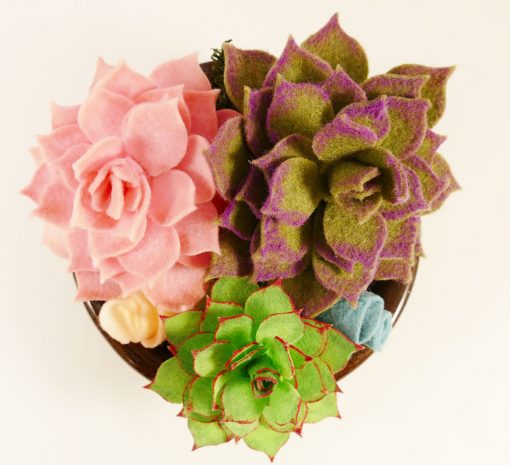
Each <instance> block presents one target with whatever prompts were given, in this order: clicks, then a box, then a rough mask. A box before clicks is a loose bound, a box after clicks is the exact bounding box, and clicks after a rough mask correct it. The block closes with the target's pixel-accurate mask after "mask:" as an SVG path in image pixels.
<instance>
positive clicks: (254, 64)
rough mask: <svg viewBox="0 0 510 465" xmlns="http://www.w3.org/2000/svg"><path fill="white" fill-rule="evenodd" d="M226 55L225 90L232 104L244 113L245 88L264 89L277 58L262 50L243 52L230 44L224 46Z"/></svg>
mask: <svg viewBox="0 0 510 465" xmlns="http://www.w3.org/2000/svg"><path fill="white" fill-rule="evenodd" d="M223 51H224V53H225V75H224V82H225V90H226V91H227V95H228V96H229V98H230V100H231V101H232V103H233V104H234V105H235V106H236V108H237V109H238V110H239V111H240V112H242V111H243V102H244V88H245V87H251V88H255V89H258V88H260V87H262V84H263V82H264V78H265V77H266V75H267V73H268V71H269V69H270V68H271V67H272V66H273V64H274V62H275V61H276V58H275V57H273V56H272V55H270V54H269V53H266V52H263V51H261V50H241V49H238V48H236V47H234V46H233V45H232V44H230V43H225V44H223Z"/></svg>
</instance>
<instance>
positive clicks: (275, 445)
mask: <svg viewBox="0 0 510 465" xmlns="http://www.w3.org/2000/svg"><path fill="white" fill-rule="evenodd" d="M289 436H290V433H279V432H278V431H274V430H273V429H271V428H270V427H269V426H267V425H266V424H264V423H263V422H261V423H260V424H259V426H258V427H257V428H256V429H255V430H254V431H252V432H251V433H249V434H247V435H246V436H245V437H244V438H243V439H244V442H245V443H246V445H247V446H248V447H250V448H251V449H254V450H258V451H261V452H264V453H265V454H266V455H267V456H268V457H269V458H270V459H271V460H272V459H273V458H274V457H275V455H276V454H277V453H278V451H279V450H280V449H281V448H282V447H283V446H284V445H285V443H286V442H287V441H288V439H289Z"/></svg>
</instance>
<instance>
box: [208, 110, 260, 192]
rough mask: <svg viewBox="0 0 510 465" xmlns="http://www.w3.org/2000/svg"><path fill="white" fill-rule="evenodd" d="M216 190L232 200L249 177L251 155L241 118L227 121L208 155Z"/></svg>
mask: <svg viewBox="0 0 510 465" xmlns="http://www.w3.org/2000/svg"><path fill="white" fill-rule="evenodd" d="M206 158H207V160H208V161H209V165H210V167H211V170H212V173H213V177H214V181H215V184H216V188H217V189H218V192H219V194H220V195H221V196H222V197H223V198H224V199H229V200H230V199H232V198H233V197H234V195H235V194H236V193H237V191H238V190H239V188H240V186H241V184H242V181H243V180H244V178H246V176H247V175H248V169H249V167H250V163H249V162H250V159H251V153H250V150H249V149H248V147H247V146H246V143H245V141H244V134H243V120H242V117H241V116H238V117H235V118H231V119H229V120H228V121H226V122H225V123H224V124H223V125H222V126H221V128H220V130H219V131H218V134H217V135H216V138H215V139H214V141H213V143H212V144H211V146H210V147H209V151H208V152H207V154H206Z"/></svg>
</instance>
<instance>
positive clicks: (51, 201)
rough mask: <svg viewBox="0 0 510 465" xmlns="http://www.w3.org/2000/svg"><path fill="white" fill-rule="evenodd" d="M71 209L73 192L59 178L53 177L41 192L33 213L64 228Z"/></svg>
mask: <svg viewBox="0 0 510 465" xmlns="http://www.w3.org/2000/svg"><path fill="white" fill-rule="evenodd" d="M72 211H73V193H72V192H71V191H70V190H69V189H68V188H67V187H66V186H65V184H64V182H63V181H62V180H60V179H53V180H52V182H51V183H50V184H48V185H47V186H46V188H45V189H44V190H43V191H42V192H41V196H40V198H39V206H38V207H37V208H36V209H35V210H34V215H36V216H38V217H39V218H42V219H43V220H44V221H48V222H49V223H52V224H54V225H55V226H60V227H62V228H66V227H68V226H69V221H70V220H71V213H72Z"/></svg>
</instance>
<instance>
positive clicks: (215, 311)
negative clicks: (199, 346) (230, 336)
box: [202, 302, 243, 331]
mask: <svg viewBox="0 0 510 465" xmlns="http://www.w3.org/2000/svg"><path fill="white" fill-rule="evenodd" d="M242 313H243V307H242V305H239V304H236V303H232V302H209V303H208V304H207V307H206V308H205V310H204V316H203V321H202V331H215V330H216V328H217V327H218V323H219V318H227V317H229V316H235V315H241V314H242Z"/></svg>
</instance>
